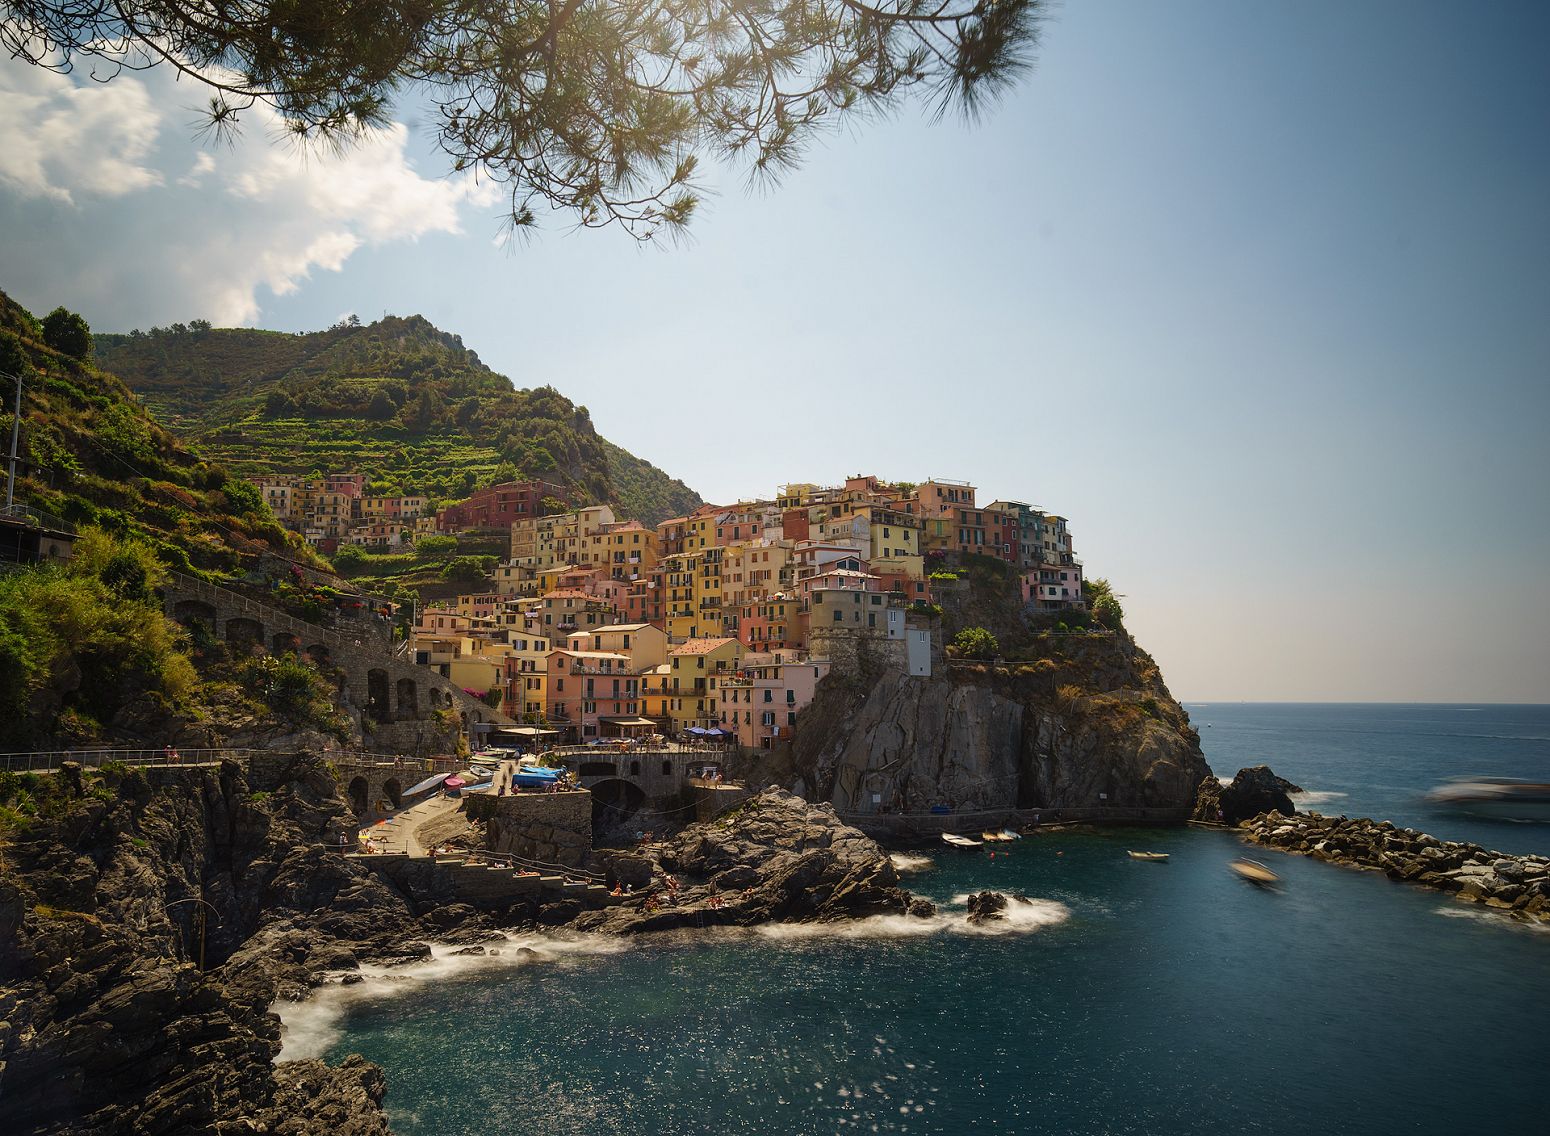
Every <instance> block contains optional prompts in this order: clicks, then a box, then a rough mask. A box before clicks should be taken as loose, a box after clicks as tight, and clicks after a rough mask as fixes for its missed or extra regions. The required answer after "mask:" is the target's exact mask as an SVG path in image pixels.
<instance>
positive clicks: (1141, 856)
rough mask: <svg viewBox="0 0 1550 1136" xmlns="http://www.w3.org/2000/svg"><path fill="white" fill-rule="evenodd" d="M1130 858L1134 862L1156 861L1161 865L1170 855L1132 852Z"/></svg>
mask: <svg viewBox="0 0 1550 1136" xmlns="http://www.w3.org/2000/svg"><path fill="white" fill-rule="evenodd" d="M1130 858H1131V859H1132V860H1153V861H1156V862H1159V863H1160V862H1162V861H1163V860H1166V859H1167V858H1168V853H1166V852H1131V853H1130Z"/></svg>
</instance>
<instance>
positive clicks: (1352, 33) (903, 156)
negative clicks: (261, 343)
mask: <svg viewBox="0 0 1550 1136" xmlns="http://www.w3.org/2000/svg"><path fill="white" fill-rule="evenodd" d="M1547 33H1550V8H1545V7H1544V6H1542V5H1532V4H1520V5H1508V4H1484V5H1473V6H1467V7H1466V6H1459V5H1447V4H1442V3H1406V4H1397V3H1396V4H1378V3H1364V4H1355V5H1340V4H1334V3H1311V4H1310V3H1300V4H1291V3H1276V4H1269V3H1266V4H1240V3H1175V4H1169V5H1157V4H1150V3H1139V2H1136V3H1091V4H1085V3H1084V4H1076V3H1073V4H1068V5H1067V6H1065V7H1063V8H1059V9H1057V10H1056V11H1055V13H1054V16H1053V18H1052V20H1051V22H1050V23H1049V25H1048V26H1047V28H1046V33H1045V37H1044V43H1043V45H1042V48H1041V50H1040V52H1039V61H1038V66H1037V68H1036V69H1035V70H1034V72H1033V73H1032V75H1031V76H1030V77H1029V78H1028V80H1027V81H1026V82H1024V83H1023V85H1022V86H1021V87H1020V88H1019V90H1018V91H1017V92H1016V93H1015V95H1014V96H1013V97H1012V98H1010V99H1009V100H1007V102H1006V103H1004V104H1003V105H1002V106H1001V107H999V108H998V109H997V110H996V111H995V112H994V113H992V114H991V115H990V116H989V117H988V118H987V119H986V120H985V121H983V122H981V123H979V124H977V125H974V126H972V127H971V126H966V125H965V124H963V123H961V122H958V121H955V120H952V119H948V120H945V121H943V122H940V123H932V122H930V121H929V119H928V117H927V116H926V115H924V114H922V113H920V112H919V111H918V110H917V109H913V108H912V109H911V110H908V111H906V112H905V113H904V114H902V115H900V116H899V117H898V118H896V119H895V120H893V121H890V122H886V123H866V124H861V125H859V126H857V127H855V128H854V129H847V130H845V131H843V132H842V133H840V134H836V135H831V136H828V137H826V138H824V139H821V140H820V141H819V142H818V143H817V144H815V145H814V147H813V148H812V150H811V152H810V154H809V156H808V158H807V160H806V162H805V164H804V165H803V166H802V167H801V168H800V169H799V170H797V171H796V172H795V173H793V174H791V175H789V176H788V177H786V178H785V180H784V181H783V182H782V184H781V185H779V186H778V187H777V188H775V189H774V190H771V191H765V190H755V191H752V192H750V191H748V190H747V188H746V186H745V183H744V182H743V180H742V178H741V177H740V176H739V174H738V173H737V172H736V171H724V172H722V173H719V174H713V177H714V186H713V188H714V190H715V192H714V195H713V196H712V197H711V198H710V200H709V201H708V202H707V205H706V207H705V208H704V209H703V211H702V212H701V213H700V215H699V216H698V217H697V218H696V220H695V222H694V226H693V236H692V238H691V240H690V241H689V242H688V243H687V244H685V245H683V246H681V247H677V248H665V249H657V248H650V249H640V248H636V247H635V246H634V245H633V244H632V243H631V242H629V241H628V240H627V239H626V238H625V237H623V236H622V235H620V234H614V233H594V232H586V233H574V232H568V231H566V230H565V228H564V227H563V226H562V225H561V224H559V223H556V224H554V225H551V226H550V227H549V228H548V229H547V230H546V231H545V232H543V233H541V234H540V235H539V236H538V237H537V238H536V239H535V240H534V241H532V242H531V243H529V244H527V245H525V246H520V247H518V248H516V249H505V248H501V247H497V245H496V242H495V239H494V238H495V237H496V235H497V233H498V215H497V212H498V211H497V206H496V204H495V203H494V202H493V201H492V199H491V198H490V197H488V196H487V195H485V194H484V193H483V192H482V191H481V190H480V189H479V187H477V186H473V185H470V184H468V183H466V182H452V181H448V180H446V179H444V178H443V177H442V176H441V173H442V166H441V164H440V163H439V161H438V159H437V157H436V155H435V154H434V152H433V151H432V150H431V149H430V148H429V146H428V145H427V144H426V142H425V139H424V137H423V130H421V128H420V127H419V124H417V123H415V122H414V121H413V118H412V114H406V116H405V117H406V119H407V120H408V128H407V130H405V131H403V132H402V133H401V134H398V135H395V136H393V137H392V138H388V139H385V140H383V143H382V144H381V145H379V146H378V147H377V148H376V150H375V151H374V152H373V155H372V160H371V161H369V162H357V164H356V165H354V166H344V167H341V166H336V165H334V164H332V163H330V162H329V161H326V160H319V159H317V158H313V159H312V160H310V161H309V162H308V163H306V164H305V165H298V164H296V163H295V162H294V161H293V160H292V159H291V158H290V157H289V156H288V155H286V154H284V153H283V152H275V151H267V152H260V151H262V150H263V148H262V147H261V146H258V145H257V140H256V139H255V140H253V145H249V146H244V147H240V148H239V149H238V151H237V152H235V153H232V152H225V151H215V152H213V162H212V161H210V160H208V159H205V160H202V159H200V157H199V153H200V152H199V150H198V147H197V146H196V145H195V144H194V143H193V142H192V141H191V140H190V139H189V137H188V131H187V121H188V118H189V117H190V116H188V115H186V114H183V113H182V112H176V113H164V114H161V115H160V116H159V117H158V116H157V115H156V114H155V112H154V108H155V107H157V106H162V105H165V104H166V100H167V98H168V95H167V93H166V91H165V90H164V89H163V88H165V87H166V84H165V83H163V84H162V86H161V87H157V86H156V84H157V83H158V82H160V81H159V80H155V79H149V80H147V81H146V82H147V86H146V87H145V90H144V94H145V97H144V99H142V100H139V101H138V102H137V101H136V100H135V99H133V98H131V97H129V96H126V95H121V96H116V99H117V101H116V102H115V103H114V104H113V105H110V106H107V107H100V108H95V109H94V110H93V112H92V113H93V114H94V115H96V117H94V118H92V117H91V116H89V115H87V114H86V113H85V111H84V110H83V109H82V107H83V106H84V103H82V104H81V105H80V106H77V105H76V104H75V103H60V102H59V99H60V96H59V95H58V92H57V91H53V90H52V89H49V90H47V91H44V93H42V94H38V93H37V90H41V88H37V90H35V89H34V88H31V87H25V86H24V84H25V83H29V82H32V80H31V79H30V78H29V77H27V76H20V77H18V75H17V70H16V68H15V67H14V65H11V66H9V67H8V68H6V69H5V70H4V71H0V76H4V77H9V81H10V83H11V88H10V92H9V93H6V91H5V89H4V88H0V105H3V100H7V99H10V100H15V99H19V98H22V97H24V96H26V97H36V98H42V99H53V100H54V103H53V104H51V105H56V106H58V107H60V108H61V117H60V121H63V122H74V121H77V120H78V119H83V118H91V121H92V122H93V123H96V122H98V121H99V120H100V122H101V124H103V125H102V129H103V131H104V132H105V131H106V129H107V127H108V126H112V125H114V124H117V125H118V126H119V127H120V129H118V130H117V131H116V132H115V133H114V134H113V135H112V137H113V138H114V139H115V140H116V141H114V142H113V143H112V144H111V145H110V146H108V147H107V149H108V150H109V151H110V152H111V155H112V156H113V157H114V158H115V160H116V161H118V163H119V165H120V166H121V167H122V170H121V171H120V172H118V173H116V174H115V176H114V177H113V178H112V179H111V182H112V184H111V185H104V182H105V180H107V179H104V178H103V177H102V176H101V169H100V168H98V167H93V166H91V165H89V164H86V163H84V162H78V163H75V164H70V163H63V162H55V163H54V164H53V165H50V164H49V161H48V160H45V159H39V161H38V162H37V163H34V165H33V166H29V165H27V164H26V163H25V162H22V161H21V159H18V158H16V157H15V156H14V155H16V154H21V155H23V156H24V157H25V155H27V154H28V153H29V152H30V151H28V149H27V147H26V143H27V142H29V139H26V138H23V139H21V140H20V141H21V142H22V143H23V144H22V145H21V146H19V147H18V146H16V145H13V144H11V143H13V142H14V141H15V140H14V139H8V138H6V137H3V135H4V134H5V132H6V130H7V129H11V130H15V129H17V128H16V127H14V126H13V127H10V128H6V127H0V154H7V153H9V154H11V155H13V157H11V158H9V159H7V158H5V157H0V225H3V226H4V227H5V229H6V231H7V232H8V234H12V236H10V237H8V240H7V242H6V249H5V251H4V253H3V254H0V287H5V288H6V289H7V290H9V291H11V292H12V293H13V294H14V295H16V296H17V298H18V299H20V300H22V302H24V303H27V304H29V305H30V306H32V307H34V308H35V309H43V310H46V309H47V308H48V307H51V306H53V305H54V304H55V303H59V302H66V303H73V305H74V306H77V307H80V308H81V309H82V310H83V311H84V312H85V314H86V315H87V317H88V319H89V320H90V321H91V322H92V323H93V325H94V326H98V327H103V328H119V329H124V328H127V327H129V326H135V325H138V326H149V325H151V324H152V323H170V322H173V321H175V320H186V319H189V318H194V317H198V316H206V317H208V318H214V319H217V320H218V321H220V322H237V321H239V320H240V321H241V322H248V323H256V324H258V325H260V326H265V327H274V328H282V329H313V328H317V327H321V326H325V325H327V324H329V323H331V322H333V321H334V320H335V319H336V318H338V317H339V316H340V315H341V314H344V313H347V312H356V313H359V314H360V315H361V317H362V318H365V319H371V318H375V317H377V316H379V315H381V314H382V313H383V312H384V311H389V312H394V313H398V314H406V313H410V312H419V313H422V314H424V315H425V316H427V317H428V318H430V319H431V320H433V321H434V322H435V323H437V324H438V325H440V326H441V327H443V328H445V329H447V330H450V331H455V332H457V333H459V334H460V335H462V336H463V338H464V341H465V342H466V343H467V344H468V345H469V346H470V347H472V348H474V349H475V350H476V351H478V352H479V353H480V355H481V357H483V358H484V359H485V361H486V362H488V363H489V364H491V365H492V366H494V367H495V368H496V369H497V370H500V371H502V372H504V373H506V374H508V375H510V376H511V377H512V378H513V379H514V380H515V381H516V382H517V383H518V384H520V385H535V384H541V383H551V384H553V385H554V386H556V387H558V388H559V389H560V390H562V391H564V392H565V393H566V394H568V395H569V396H571V397H572V398H574V399H575V400H576V401H578V402H581V403H584V404H586V405H587V406H588V407H589V408H590V409H591V411H592V415H593V418H594V420H595V421H596V423H597V425H598V428H599V430H600V431H602V432H603V433H604V434H605V435H606V436H607V437H609V438H611V439H613V440H615V441H617V442H619V443H620V444H622V445H624V446H626V447H627V448H629V449H631V450H633V451H634V452H636V453H638V454H641V455H642V456H644V457H647V458H649V459H650V460H652V461H654V462H656V463H657V464H658V465H660V466H662V467H663V468H664V469H667V470H669V471H670V472H671V473H673V474H674V475H676V476H679V477H682V478H683V479H684V480H685V481H687V482H688V483H689V484H691V485H692V486H694V487H695V488H696V489H697V490H698V491H699V492H701V493H702V494H703V495H705V496H706V497H707V498H709V499H713V500H732V499H735V498H738V497H747V496H756V495H768V494H769V493H770V492H771V491H772V489H773V486H775V485H776V484H779V483H782V482H785V481H790V480H815V481H834V480H837V479H839V478H841V477H843V476H845V475H846V474H850V473H856V472H862V471H869V472H876V473H879V474H881V475H884V476H889V477H900V478H907V479H910V480H916V479H919V478H922V477H925V476H930V475H936V476H947V477H959V478H963V479H966V480H971V481H973V482H975V483H976V484H977V485H979V486H981V487H982V489H984V490H986V491H988V494H989V495H990V496H1009V497H1014V498H1019V499H1023V500H1030V501H1034V502H1036V503H1038V504H1040V505H1043V506H1045V507H1047V508H1049V509H1052V510H1056V511H1058V512H1061V513H1063V514H1064V515H1066V516H1069V517H1070V518H1071V519H1072V527H1073V530H1074V532H1075V535H1076V541H1077V545H1078V552H1079V555H1081V556H1082V558H1083V559H1084V561H1085V562H1086V564H1087V567H1088V570H1089V572H1091V573H1093V574H1096V575H1105V576H1108V577H1109V578H1110V579H1111V580H1113V581H1114V583H1115V585H1116V587H1117V590H1118V591H1120V592H1122V593H1124V595H1125V596H1126V606H1127V609H1128V611H1129V612H1130V619H1129V622H1130V624H1131V626H1132V628H1133V630H1134V631H1135V632H1136V634H1137V636H1138V638H1139V639H1140V641H1141V642H1142V644H1143V645H1145V646H1147V647H1148V648H1149V649H1150V650H1151V651H1152V652H1153V653H1154V654H1155V655H1156V656H1157V658H1158V660H1159V662H1160V663H1161V664H1162V665H1163V669H1164V672H1165V674H1166V675H1167V677H1168V680H1169V682H1170V684H1171V686H1172V687H1173V690H1174V692H1175V693H1176V694H1178V695H1179V696H1181V697H1184V698H1188V699H1192V700H1222V699H1237V698H1244V699H1291V700H1300V699H1309V700H1312V699H1351V700H1368V699H1370V700H1415V701H1426V700H1461V701H1468V700H1497V701H1536V702H1544V701H1550V602H1547V601H1546V599H1545V597H1544V595H1543V591H1544V587H1545V584H1546V582H1547V577H1550V572H1547V568H1546V565H1547V564H1550V537H1547V535H1546V533H1547V527H1550V526H1547V521H1550V516H1547V513H1550V508H1547V505H1546V502H1547V497H1550V457H1547V453H1550V447H1547V446H1546V442H1545V437H1544V435H1545V429H1546V422H1547V420H1550V413H1547V412H1550V318H1547V317H1550V209H1547V206H1546V203H1547V202H1550V68H1546V67H1545V65H1544V61H1543V55H1542V51H1543V47H1544V45H1545V44H1546V43H1550V34H1547ZM29 91H31V92H32V95H31V96H28V95H27V92H29ZM175 94H176V97H177V98H180V99H183V100H184V101H185V102H188V103H192V102H193V101H194V95H193V94H192V93H191V92H187V91H186V90H184V91H177V92H175ZM91 95H92V97H93V98H97V95H96V93H91ZM85 97H86V96H79V98H80V99H84V98H85ZM93 105H94V107H95V104H93ZM72 116H73V117H72ZM3 117H4V116H0V118H3ZM125 122H128V123H130V124H132V125H133V126H134V129H122V126H123V124H124V123H125ZM53 129H57V128H53ZM260 135H261V132H260ZM101 136H102V137H104V138H106V137H107V135H106V133H104V134H103V135H101ZM86 137H87V139H88V140H89V139H90V138H91V137H92V136H91V135H90V134H89V133H88V134H87V135H86ZM135 139H138V140H139V142H138V143H136V142H135V141H134V140H135ZM45 140H46V139H45ZM126 140H127V141H126ZM30 141H31V142H32V143H33V144H34V146H36V143H37V141H38V140H37V138H36V137H33V138H32V139H30ZM114 147H117V149H114ZM85 149H86V150H87V152H91V150H90V147H86V148H85ZM8 161H9V162H10V166H9V168H8V167H7V164H6V163H7V162H8ZM206 165H213V166H214V167H215V168H214V169H213V171H205V172H201V170H202V169H203V167H204V166H206ZM34 166H35V167H36V168H34ZM136 171H139V172H138V173H137V172H136ZM180 179H181V180H182V181H183V182H186V183H187V184H180ZM223 179H224V180H223ZM341 187H355V191H354V192H346V190H345V189H342V188H341ZM61 192H64V193H65V194H66V195H67V197H68V200H62V199H61V197H60V194H61ZM61 232H68V234H69V235H68V236H67V237H65V238H64V239H63V240H61V238H60V233H61ZM169 246H170V249H171V251H169ZM276 287H278V288H281V289H286V288H288V289H290V290H289V291H287V292H285V294H280V295H277V294H275V292H274V290H273V289H274V288H276ZM664 391H672V392H681V393H684V394H685V395H687V396H688V397H690V398H692V402H693V406H694V410H693V411H692V412H690V413H685V412H684V411H682V410H681V409H677V407H678V406H680V405H682V404H681V403H678V402H676V401H675V399H673V398H669V397H664V394H663V392H664Z"/></svg>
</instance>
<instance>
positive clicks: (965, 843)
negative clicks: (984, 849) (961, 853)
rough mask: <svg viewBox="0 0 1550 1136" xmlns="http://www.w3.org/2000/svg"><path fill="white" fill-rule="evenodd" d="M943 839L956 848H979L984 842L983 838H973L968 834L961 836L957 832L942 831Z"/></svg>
mask: <svg viewBox="0 0 1550 1136" xmlns="http://www.w3.org/2000/svg"><path fill="white" fill-rule="evenodd" d="M942 839H943V840H945V841H947V843H949V844H951V845H952V846H953V847H954V848H978V847H980V846H981V845H982V844H983V843H984V841H982V840H971V839H969V838H968V837H967V836H959V835H958V834H957V833H955V832H944V833H942Z"/></svg>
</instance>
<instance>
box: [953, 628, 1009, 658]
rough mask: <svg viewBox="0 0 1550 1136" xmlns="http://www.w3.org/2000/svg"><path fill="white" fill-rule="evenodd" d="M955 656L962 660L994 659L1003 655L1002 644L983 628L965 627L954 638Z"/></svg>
mask: <svg viewBox="0 0 1550 1136" xmlns="http://www.w3.org/2000/svg"><path fill="white" fill-rule="evenodd" d="M953 654H955V655H957V656H958V657H959V658H960V659H994V658H997V657H998V656H999V655H1000V654H1001V644H1000V643H998V642H996V637H995V636H994V635H992V634H991V633H990V632H989V631H987V630H985V628H983V627H965V628H964V629H963V630H962V631H960V632H958V634H957V635H954V636H953Z"/></svg>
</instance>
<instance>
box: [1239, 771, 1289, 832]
mask: <svg viewBox="0 0 1550 1136" xmlns="http://www.w3.org/2000/svg"><path fill="white" fill-rule="evenodd" d="M1294 790H1296V786H1295V785H1293V784H1292V783H1291V782H1290V781H1286V780H1284V779H1283V778H1280V777H1277V776H1276V775H1275V773H1274V772H1272V770H1271V769H1270V767H1269V766H1268V765H1256V766H1253V767H1252V768H1249V769H1240V770H1238V775H1237V776H1236V777H1234V778H1233V779H1232V784H1230V785H1226V786H1224V787H1223V788H1222V791H1221V804H1220V808H1221V820H1222V823H1224V824H1238V823H1240V822H1242V821H1245V820H1248V819H1249V818H1250V817H1254V816H1258V815H1259V814H1261V813H1279V814H1280V815H1281V816H1283V817H1287V816H1292V815H1294V814H1295V813H1296V812H1297V806H1296V805H1294V804H1292V798H1291V796H1290V792H1291V791H1294Z"/></svg>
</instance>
